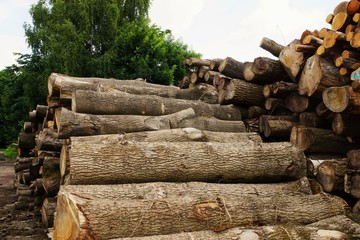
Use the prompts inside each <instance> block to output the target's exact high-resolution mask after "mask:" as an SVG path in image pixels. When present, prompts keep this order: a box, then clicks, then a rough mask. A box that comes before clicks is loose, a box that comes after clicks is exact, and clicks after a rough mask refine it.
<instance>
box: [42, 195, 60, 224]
mask: <svg viewBox="0 0 360 240" xmlns="http://www.w3.org/2000/svg"><path fill="white" fill-rule="evenodd" d="M56 201H57V200H56V198H45V199H44V201H43V204H42V206H41V222H42V224H43V225H44V227H46V228H51V227H53V226H54V215H55V209H56Z"/></svg>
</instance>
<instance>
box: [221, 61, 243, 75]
mask: <svg viewBox="0 0 360 240" xmlns="http://www.w3.org/2000/svg"><path fill="white" fill-rule="evenodd" d="M219 72H221V73H222V74H224V75H226V76H228V77H231V78H238V79H244V63H242V62H239V61H237V60H235V59H233V58H231V57H227V58H225V59H224V60H223V61H222V62H221V64H220V66H219Z"/></svg>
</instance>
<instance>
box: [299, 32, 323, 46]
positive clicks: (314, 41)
mask: <svg viewBox="0 0 360 240" xmlns="http://www.w3.org/2000/svg"><path fill="white" fill-rule="evenodd" d="M301 42H302V44H305V45H311V46H314V47H319V46H320V45H323V43H324V40H323V39H320V38H318V37H316V36H314V35H311V34H309V35H307V36H306V37H304V38H303V40H302V41H301Z"/></svg>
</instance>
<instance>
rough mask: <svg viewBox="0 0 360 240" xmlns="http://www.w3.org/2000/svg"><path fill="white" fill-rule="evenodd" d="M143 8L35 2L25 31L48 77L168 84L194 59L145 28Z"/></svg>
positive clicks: (133, 3) (124, 0)
mask: <svg viewBox="0 0 360 240" xmlns="http://www.w3.org/2000/svg"><path fill="white" fill-rule="evenodd" d="M149 6H150V0H108V1H103V0H52V1H46V0H39V2H38V3H37V4H35V5H34V6H33V7H32V8H31V11H30V13H31V15H32V18H33V25H29V24H27V25H25V33H26V36H27V40H28V43H29V45H30V47H31V48H32V50H33V54H36V55H37V56H39V57H40V58H41V59H42V63H43V64H44V67H45V71H47V72H48V73H50V72H60V73H65V74H69V75H73V76H86V77H90V76H97V77H113V78H119V79H129V78H134V77H143V78H147V79H149V80H150V81H153V82H155V83H161V84H169V83H173V82H174V80H178V79H180V78H182V76H183V75H184V74H185V72H186V68H185V67H184V66H183V65H182V61H183V60H184V58H186V57H193V56H199V55H198V54H196V53H194V52H192V51H189V50H188V49H187V46H186V45H185V44H183V43H181V42H180V41H178V40H174V38H173V37H172V35H171V32H170V31H162V30H161V29H160V28H159V27H157V26H155V25H152V26H151V25H150V21H149V20H148V18H147V14H148V9H149Z"/></svg>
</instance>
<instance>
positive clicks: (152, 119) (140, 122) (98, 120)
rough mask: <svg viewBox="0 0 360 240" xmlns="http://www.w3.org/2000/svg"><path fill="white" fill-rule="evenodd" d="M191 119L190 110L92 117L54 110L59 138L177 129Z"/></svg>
mask: <svg viewBox="0 0 360 240" xmlns="http://www.w3.org/2000/svg"><path fill="white" fill-rule="evenodd" d="M193 117H195V112H194V110H193V109H191V108H189V109H185V110H182V111H179V112H177V113H173V114H169V115H164V116H136V115H92V114H82V113H74V112H72V111H69V110H67V109H66V108H62V109H57V110H56V119H57V120H56V122H57V126H58V135H59V138H69V137H70V136H86V135H100V134H118V133H124V132H140V131H154V130H161V129H170V128H177V127H178V125H179V123H180V122H181V121H182V120H185V119H188V118H193ZM129 123H131V124H129Z"/></svg>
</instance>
